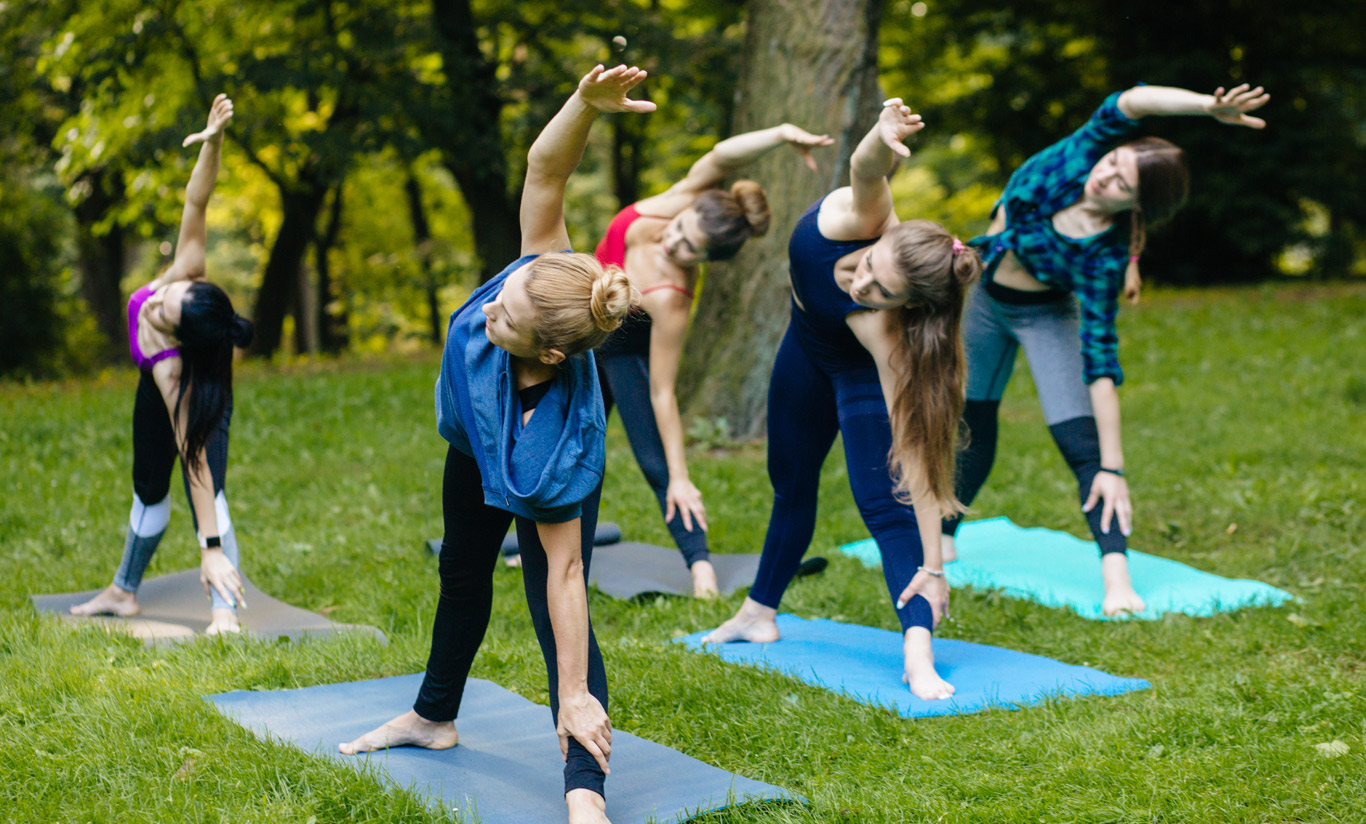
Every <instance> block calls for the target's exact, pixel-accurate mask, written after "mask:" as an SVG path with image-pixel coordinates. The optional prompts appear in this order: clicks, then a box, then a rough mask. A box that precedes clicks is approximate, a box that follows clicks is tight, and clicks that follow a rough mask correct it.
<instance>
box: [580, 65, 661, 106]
mask: <svg viewBox="0 0 1366 824" xmlns="http://www.w3.org/2000/svg"><path fill="white" fill-rule="evenodd" d="M645 77H646V72H645V70H644V69H639V68H636V67H635V66H626V65H621V66H617V67H616V68H612V69H604V68H603V67H602V64H601V63H599V64H598V65H596V66H594V67H593V70H592V71H590V72H589V73H588V74H585V75H584V76H583V79H582V80H580V81H579V97H580V98H581V99H582V100H583V102H585V103H587V104H588V105H589V106H592V107H593V108H595V109H597V110H598V111H600V112H637V113H644V112H652V111H654V110H655V104H654V103H651V102H650V101H648V100H632V99H631V98H629V97H627V96H626V93H627V92H629V91H630V90H631V89H634V88H635V87H636V86H638V85H640V82H641V81H643V80H644V79H645Z"/></svg>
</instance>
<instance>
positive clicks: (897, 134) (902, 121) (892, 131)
mask: <svg viewBox="0 0 1366 824" xmlns="http://www.w3.org/2000/svg"><path fill="white" fill-rule="evenodd" d="M923 128H925V123H924V121H922V120H921V119H920V115H918V114H911V107H910V106H907V105H906V104H904V103H902V102H901V98H899V97H893V98H892V99H890V100H884V101H883V103H882V113H881V114H880V115H878V118H877V131H878V136H879V137H881V138H882V142H883V143H886V144H887V146H888V147H889V148H890V149H891V150H892V151H894V152H896V153H897V154H899V155H901V156H902V157H910V156H911V150H910V149H908V148H906V144H905V143H903V142H902V141H903V140H905V139H906V138H908V137H910V136H911V135H913V134H915V133H916V132H918V131H920V130H921V129H923Z"/></svg>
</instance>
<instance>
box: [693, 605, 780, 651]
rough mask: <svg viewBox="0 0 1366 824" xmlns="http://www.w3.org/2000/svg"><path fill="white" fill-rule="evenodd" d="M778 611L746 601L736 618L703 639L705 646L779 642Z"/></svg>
mask: <svg viewBox="0 0 1366 824" xmlns="http://www.w3.org/2000/svg"><path fill="white" fill-rule="evenodd" d="M777 619H778V610H776V609H772V608H770V607H766V606H764V605H763V604H760V603H758V602H757V601H753V600H751V599H749V598H746V599H745V603H744V604H742V605H741V606H740V611H739V612H737V613H735V617H734V618H732V619H730V620H729V621H727V622H725V623H724V624H722V625H721V626H719V627H717V628H716V629H714V630H712V631H711V632H709V633H707V634H706V635H705V636H703V638H702V643H704V644H727V643H730V642H731V641H749V642H751V643H755V644H766V643H768V642H770V641H777V640H778V620H777Z"/></svg>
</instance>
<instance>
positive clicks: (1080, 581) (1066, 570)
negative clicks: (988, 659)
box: [840, 518, 1295, 621]
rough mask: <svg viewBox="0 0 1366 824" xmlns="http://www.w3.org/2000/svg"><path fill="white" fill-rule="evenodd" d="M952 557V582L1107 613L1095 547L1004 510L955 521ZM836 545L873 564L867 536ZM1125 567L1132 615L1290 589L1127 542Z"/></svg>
mask: <svg viewBox="0 0 1366 824" xmlns="http://www.w3.org/2000/svg"><path fill="white" fill-rule="evenodd" d="M957 544H958V560H957V561H954V562H953V563H951V564H946V565H945V567H944V571H945V573H946V574H947V575H948V579H949V583H950V584H951V585H953V586H956V587H964V586H968V587H973V588H975V589H999V590H1002V591H1004V592H1005V594H1006V595H1009V596H1011V597H1013V598H1023V599H1026V600H1029V601H1036V602H1038V603H1040V604H1043V605H1044V606H1049V607H1068V608H1070V609H1073V610H1075V611H1076V612H1077V614H1078V615H1080V616H1081V617H1083V618H1093V619H1096V620H1101V621H1105V620H1112V619H1111V618H1110V617H1109V616H1106V615H1104V614H1102V612H1101V600H1102V599H1103V597H1104V595H1105V589H1104V586H1103V585H1102V584H1101V579H1100V549H1099V547H1097V546H1096V544H1095V542H1094V541H1083V540H1081V539H1080V538H1076V537H1073V536H1071V535H1068V534H1067V533H1065V532H1058V531H1056V530H1052V529H1043V528H1040V527H1030V528H1025V527H1019V526H1016V525H1015V524H1013V523H1011V522H1010V519H1009V518H988V519H985V520H981V521H969V522H967V523H965V524H963V525H962V526H961V527H959V528H958V541H957ZM840 552H843V553H844V554H845V555H851V556H853V557H855V558H858V559H859V560H860V561H862V562H863V563H864V564H865V565H867V566H880V565H881V563H882V561H881V557H880V555H879V553H878V548H877V543H876V542H875V541H874V540H873V539H872V538H868V539H867V540H863V541H858V542H857V543H852V544H845V545H844V546H842V547H840ZM1129 575H1130V577H1132V578H1133V582H1134V590H1135V591H1136V592H1138V594H1139V596H1140V597H1142V598H1143V600H1144V602H1145V603H1147V605H1148V608H1147V609H1146V610H1144V611H1143V612H1140V613H1138V614H1137V615H1135V616H1133V617H1135V618H1160V617H1162V615H1164V614H1166V613H1168V612H1180V613H1185V614H1186V615H1204V616H1208V615H1213V614H1215V613H1216V612H1232V611H1234V610H1236V609H1242V608H1243V607H1252V606H1276V605H1278V604H1282V603H1285V602H1286V601H1289V600H1291V599H1293V598H1294V597H1295V596H1293V595H1291V594H1290V593H1288V592H1286V591H1284V590H1280V589H1277V588H1275V587H1273V586H1270V585H1269V584H1263V583H1261V582H1260V581H1248V580H1244V579H1233V578H1221V577H1219V576H1218V575H1213V574H1211V573H1208V572H1201V571H1200V570H1198V569H1196V568H1194V567H1191V566H1187V565H1185V564H1183V563H1181V562H1180V561H1173V560H1171V559H1169V558H1159V557H1157V556H1156V555H1148V554H1147V553H1143V552H1137V551H1135V550H1132V549H1131V550H1129Z"/></svg>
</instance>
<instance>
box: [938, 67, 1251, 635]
mask: <svg viewBox="0 0 1366 824" xmlns="http://www.w3.org/2000/svg"><path fill="white" fill-rule="evenodd" d="M1269 99H1270V98H1269V95H1267V94H1265V92H1264V91H1263V90H1262V88H1261V87H1257V88H1250V87H1249V86H1248V85H1247V84H1244V85H1241V86H1238V87H1236V88H1234V89H1231V90H1228V91H1225V90H1224V89H1223V88H1220V89H1218V90H1216V91H1215V92H1214V94H1212V95H1207V94H1197V93H1195V92H1190V91H1186V90H1184V89H1175V88H1169V87H1162V86H1136V87H1134V88H1132V89H1128V90H1127V91H1124V92H1116V93H1114V94H1112V95H1110V96H1109V97H1108V98H1106V99H1105V102H1104V103H1102V104H1101V106H1100V108H1099V109H1097V110H1096V112H1095V114H1093V115H1092V116H1091V119H1090V120H1088V121H1087V122H1086V124H1085V125H1084V126H1082V127H1081V128H1080V129H1078V130H1077V131H1076V132H1074V133H1073V134H1072V135H1070V136H1069V137H1067V138H1064V139H1063V140H1060V141H1058V142H1057V143H1055V144H1053V145H1052V146H1049V147H1048V148H1047V149H1044V150H1043V151H1041V152H1039V153H1038V154H1036V155H1034V156H1033V157H1031V158H1030V159H1029V160H1027V161H1025V163H1024V165H1022V166H1021V167H1020V168H1019V169H1017V170H1016V171H1015V174H1013V175H1011V178H1010V181H1009V183H1007V184H1006V189H1005V192H1004V193H1003V194H1002V195H1001V199H1000V200H999V201H997V203H996V205H995V207H994V208H993V210H992V221H991V227H990V229H989V230H988V232H987V234H985V235H982V236H981V237H977V238H974V239H973V240H972V241H971V243H972V245H974V246H975V247H976V248H977V250H978V251H979V252H980V253H981V255H982V260H983V263H984V266H985V268H984V271H983V276H982V279H981V282H980V285H979V286H978V287H977V288H976V289H975V290H974V292H973V295H972V298H971V305H970V307H969V309H968V314H967V318H966V321H965V327H964V333H963V334H964V340H965V344H966V348H967V358H968V386H967V404H966V406H965V407H964V411H963V419H964V422H965V424H966V425H967V427H968V429H969V431H970V433H971V437H970V440H969V444H968V447H967V449H966V450H964V452H963V453H962V454H961V455H960V457H959V460H958V489H957V494H958V498H959V500H961V501H962V502H963V503H964V504H971V503H972V500H973V498H974V497H976V495H977V492H978V490H979V489H981V487H982V484H983V483H985V482H986V479H987V475H988V474H989V473H990V472H991V464H992V461H993V459H994V457H995V452H996V426H997V421H996V418H997V410H998V408H999V407H1000V401H1001V396H1002V395H1003V394H1004V393H1005V388H1006V384H1007V383H1008V382H1009V381H1010V375H1011V370H1012V368H1013V366H1014V363H1015V353H1016V352H1017V351H1018V350H1019V348H1020V347H1024V350H1025V355H1026V356H1027V357H1028V359H1029V367H1030V371H1031V372H1032V373H1033V376H1034V382H1035V384H1036V386H1037V387H1038V392H1039V400H1040V402H1041V403H1042V405H1043V411H1044V420H1045V421H1046V422H1047V424H1048V428H1049V432H1051V433H1052V435H1053V439H1054V441H1055V442H1056V443H1057V445H1058V448H1059V450H1061V451H1062V454H1063V457H1064V458H1065V459H1066V460H1067V463H1068V465H1069V466H1070V467H1071V468H1072V471H1073V472H1074V473H1075V474H1076V476H1077V483H1078V487H1079V491H1080V498H1081V501H1082V512H1084V513H1086V518H1087V522H1088V524H1089V526H1090V528H1091V533H1092V535H1094V536H1095V539H1096V542H1097V543H1098V544H1099V545H1100V552H1101V574H1102V576H1103V578H1104V582H1105V600H1104V611H1105V614H1107V615H1117V614H1120V613H1126V612H1128V613H1136V612H1142V611H1143V610H1144V609H1145V604H1144V603H1143V599H1142V598H1140V597H1139V596H1138V593H1136V592H1135V591H1134V588H1133V584H1132V583H1131V581H1130V579H1129V565H1128V559H1127V557H1126V555H1125V550H1126V542H1125V539H1126V537H1127V536H1128V535H1129V532H1130V529H1131V527H1132V518H1133V509H1132V507H1131V505H1130V502H1129V486H1128V483H1127V481H1126V480H1125V477H1124V453H1123V449H1122V448H1121V444H1120V425H1119V421H1120V417H1119V393H1118V391H1117V387H1118V386H1119V384H1120V383H1122V382H1123V380H1124V373H1123V371H1122V370H1121V369H1120V367H1119V357H1118V348H1119V337H1118V335H1117V334H1116V332H1115V315H1116V314H1117V313H1118V311H1119V297H1120V295H1121V293H1124V294H1127V295H1129V296H1130V297H1131V299H1136V298H1137V294H1138V267H1137V262H1138V256H1139V253H1140V252H1141V251H1142V248H1143V242H1144V238H1145V231H1146V228H1147V227H1148V226H1149V225H1155V224H1159V223H1161V222H1163V221H1164V220H1166V219H1168V218H1170V217H1171V216H1172V215H1173V214H1175V212H1176V211H1177V210H1178V209H1179V208H1180V207H1181V205H1182V204H1183V203H1184V202H1185V200H1186V193H1187V189H1188V174H1187V170H1186V162H1185V157H1184V155H1183V154H1182V152H1181V150H1180V149H1179V148H1177V147H1176V146H1174V145H1172V144H1171V143H1168V142H1167V141H1165V140H1162V139H1161V138H1156V137H1145V138H1139V139H1137V140H1129V138H1130V137H1131V135H1132V134H1133V132H1134V131H1136V130H1137V129H1138V127H1139V125H1140V124H1139V120H1140V119H1141V118H1143V117H1146V116H1149V115H1161V114H1168V115H1183V114H1184V115H1198V114H1203V115H1209V116H1210V117H1213V118H1214V119H1215V120H1218V121H1220V122H1221V123H1226V124H1229V125H1234V126H1247V127H1250V128H1254V129H1261V128H1264V127H1265V126H1266V123H1265V122H1264V121H1262V120H1261V119H1259V118H1256V117H1251V116H1249V115H1248V112H1251V111H1254V110H1256V109H1259V108H1261V107H1262V106H1264V105H1266V103H1267V101H1268V100H1269ZM1126 141H1127V142H1126ZM1116 522H1117V524H1116ZM1113 525H1117V526H1118V529H1117V530H1115V529H1112V528H1111V527H1112V526H1113ZM957 527H958V521H956V520H954V521H946V522H945V524H944V539H943V540H944V547H943V553H944V560H945V561H949V560H952V559H953V558H954V557H955V549H954V545H953V535H954V532H955V531H956V530H957Z"/></svg>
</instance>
